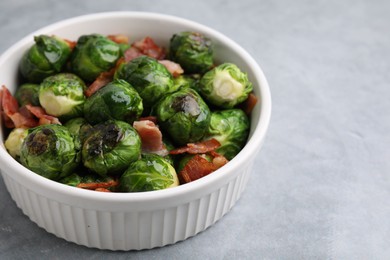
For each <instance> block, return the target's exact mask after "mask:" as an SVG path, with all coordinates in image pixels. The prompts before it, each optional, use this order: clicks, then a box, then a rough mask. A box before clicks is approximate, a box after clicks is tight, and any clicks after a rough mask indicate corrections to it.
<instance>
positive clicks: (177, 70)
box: [158, 60, 184, 78]
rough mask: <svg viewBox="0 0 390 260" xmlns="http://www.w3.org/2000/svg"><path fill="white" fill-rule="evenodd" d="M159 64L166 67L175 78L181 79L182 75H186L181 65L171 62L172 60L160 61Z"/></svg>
mask: <svg viewBox="0 0 390 260" xmlns="http://www.w3.org/2000/svg"><path fill="white" fill-rule="evenodd" d="M158 62H159V63H161V64H162V65H164V66H165V68H167V70H168V71H169V72H170V73H171V74H172V76H173V77H175V78H176V77H179V76H180V75H181V74H183V73H184V70H183V68H182V67H181V66H180V64H178V63H176V62H173V61H170V60H159V61H158Z"/></svg>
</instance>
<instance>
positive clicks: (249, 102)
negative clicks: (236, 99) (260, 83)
mask: <svg viewBox="0 0 390 260" xmlns="http://www.w3.org/2000/svg"><path fill="white" fill-rule="evenodd" d="M257 101H258V99H257V97H256V96H255V95H254V94H253V93H250V94H249V95H248V98H247V99H246V100H245V101H244V102H243V103H242V104H241V109H242V110H243V111H244V112H245V114H247V115H248V116H249V115H250V114H251V113H252V110H253V108H254V107H255V105H256V104H257Z"/></svg>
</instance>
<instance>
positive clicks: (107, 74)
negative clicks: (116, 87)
mask: <svg viewBox="0 0 390 260" xmlns="http://www.w3.org/2000/svg"><path fill="white" fill-rule="evenodd" d="M123 62H125V59H124V58H120V59H119V60H118V61H117V62H116V65H115V67H114V68H112V69H110V70H109V71H104V72H102V73H100V75H99V76H98V77H97V78H96V79H95V81H94V82H92V84H91V85H89V87H88V88H87V90H86V91H85V92H84V94H85V96H86V97H90V96H92V95H93V94H94V93H95V92H96V91H98V90H99V89H101V88H102V87H104V86H105V85H107V84H108V83H110V82H111V81H112V79H113V78H114V74H115V71H116V70H117V69H118V67H119V65H120V64H122V63H123Z"/></svg>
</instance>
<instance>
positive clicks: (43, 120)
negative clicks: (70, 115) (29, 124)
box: [26, 105, 61, 125]
mask: <svg viewBox="0 0 390 260" xmlns="http://www.w3.org/2000/svg"><path fill="white" fill-rule="evenodd" d="M26 108H27V109H28V111H30V112H31V113H32V114H33V115H34V116H36V117H37V118H38V119H39V122H38V124H39V125H48V124H58V125H60V124H61V122H60V121H59V120H58V118H57V117H55V116H51V115H48V114H46V111H45V110H44V109H43V108H42V107H38V106H32V105H26Z"/></svg>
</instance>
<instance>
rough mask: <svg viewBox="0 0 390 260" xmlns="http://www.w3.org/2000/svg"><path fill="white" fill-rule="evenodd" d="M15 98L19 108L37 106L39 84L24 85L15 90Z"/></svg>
mask: <svg viewBox="0 0 390 260" xmlns="http://www.w3.org/2000/svg"><path fill="white" fill-rule="evenodd" d="M15 98H16V100H17V101H18V103H19V106H21V107H22V106H24V105H27V104H30V105H33V106H39V84H32V83H26V84H23V85H20V86H19V87H18V88H17V89H16V93H15Z"/></svg>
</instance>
